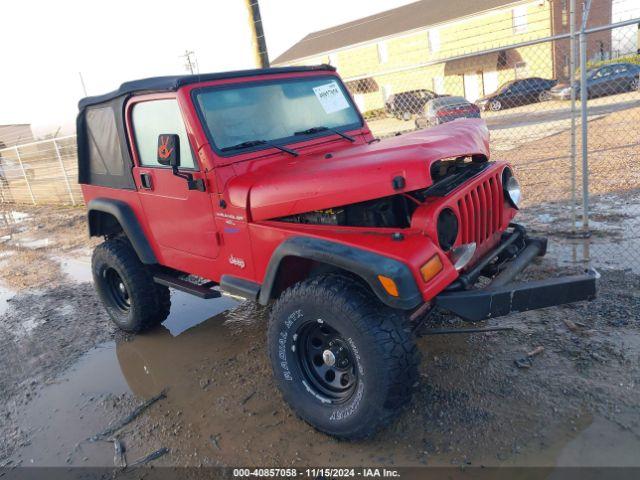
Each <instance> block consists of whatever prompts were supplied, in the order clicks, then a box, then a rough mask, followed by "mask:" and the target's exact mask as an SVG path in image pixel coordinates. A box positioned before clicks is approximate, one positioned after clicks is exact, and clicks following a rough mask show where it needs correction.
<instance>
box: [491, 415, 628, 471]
mask: <svg viewBox="0 0 640 480" xmlns="http://www.w3.org/2000/svg"><path fill="white" fill-rule="evenodd" d="M574 429H575V430H574ZM639 447H640V442H639V441H638V438H637V437H636V436H635V435H634V434H633V433H631V432H629V431H627V430H623V429H622V428H620V427H619V426H618V425H616V424H615V423H613V422H611V421H609V420H607V419H606V418H604V417H601V416H591V415H585V416H584V417H583V418H582V419H581V420H580V421H579V423H578V424H577V425H575V426H574V427H572V428H566V429H564V430H563V431H559V432H556V440H555V441H554V442H552V443H551V444H549V445H547V446H546V447H545V448H542V449H536V450H533V449H530V450H529V451H525V452H524V453H522V454H521V455H519V456H518V457H516V458H514V459H512V460H509V461H506V462H504V463H503V465H504V466H519V467H524V466H554V467H560V468H564V467H598V468H604V467H638V466H640V457H638V451H640V450H639ZM564 473H566V471H564V470H556V471H554V472H552V473H551V474H550V475H549V476H548V477H547V478H549V479H555V478H565V477H564V476H563V474H564Z"/></svg>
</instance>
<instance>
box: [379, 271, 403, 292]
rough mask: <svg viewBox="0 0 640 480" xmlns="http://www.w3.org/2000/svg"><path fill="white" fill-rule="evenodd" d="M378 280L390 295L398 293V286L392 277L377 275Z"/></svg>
mask: <svg viewBox="0 0 640 480" xmlns="http://www.w3.org/2000/svg"><path fill="white" fill-rule="evenodd" d="M378 280H380V283H381V284H382V286H383V287H384V289H385V290H386V291H387V293H388V294H389V295H391V296H392V297H397V296H398V295H399V294H398V286H397V285H396V282H394V281H393V279H392V278H389V277H385V276H384V275H378Z"/></svg>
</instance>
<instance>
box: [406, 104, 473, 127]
mask: <svg viewBox="0 0 640 480" xmlns="http://www.w3.org/2000/svg"><path fill="white" fill-rule="evenodd" d="M457 118H480V108H479V107H478V106H477V105H474V104H473V103H471V102H469V101H467V99H466V98H463V97H438V98H434V99H433V100H429V101H428V102H427V104H426V105H425V106H424V108H423V109H422V113H421V114H420V115H419V116H418V118H416V122H415V123H416V128H426V127H432V126H434V125H440V124H441V123H447V122H450V121H452V120H455V119H457Z"/></svg>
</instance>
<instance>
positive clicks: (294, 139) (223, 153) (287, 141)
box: [190, 73, 365, 158]
mask: <svg viewBox="0 0 640 480" xmlns="http://www.w3.org/2000/svg"><path fill="white" fill-rule="evenodd" d="M319 78H326V79H327V80H332V81H335V82H336V83H337V84H338V86H339V87H340V89H341V90H342V93H343V94H344V95H345V98H346V99H347V102H348V103H349V105H350V106H351V107H352V108H353V109H354V111H355V112H356V115H357V116H358V122H356V123H352V124H348V125H340V126H338V127H335V128H334V127H332V128H333V129H334V130H336V131H339V132H343V133H344V132H348V131H352V130H358V129H362V128H364V126H365V123H364V118H363V117H362V113H361V112H360V109H359V108H358V107H357V105H356V104H355V102H354V100H353V98H352V96H351V93H350V92H349V90H348V89H347V87H346V85H345V84H344V82H343V81H342V79H341V78H340V77H339V76H337V75H332V74H322V73H321V74H316V75H300V76H298V75H296V76H291V77H286V78H272V79H264V80H263V79H260V80H255V81H254V80H249V81H242V82H234V83H225V84H219V85H206V86H199V87H196V88H194V89H193V90H191V92H190V97H191V102H192V104H193V107H194V109H195V111H196V114H197V115H198V121H199V122H200V125H201V127H202V130H203V132H204V134H205V135H206V137H207V140H208V142H209V145H210V146H211V149H212V150H213V151H214V152H215V153H216V155H218V156H219V157H223V158H228V157H235V156H239V155H244V154H247V153H253V152H258V151H261V150H272V149H274V148H275V147H273V146H270V145H268V144H261V145H256V146H253V147H246V148H238V149H235V150H222V149H221V148H220V147H219V146H218V145H217V144H216V142H215V139H214V138H213V134H212V132H211V131H210V129H209V127H208V125H207V121H206V117H205V115H204V112H203V111H202V109H201V108H200V103H199V102H198V98H197V97H198V95H199V94H201V93H203V92H211V91H219V90H230V89H241V88H246V87H254V86H260V85H270V84H278V83H287V82H295V81H301V80H302V81H304V80H313V79H319ZM319 126H321V125H314V127H319ZM331 135H336V134H335V133H333V132H332V131H331V130H324V131H319V132H316V133H309V134H300V135H291V136H289V137H283V138H277V139H273V140H272V139H269V140H268V142H270V143H274V144H276V145H283V146H289V145H291V144H295V143H300V142H305V141H309V140H314V139H316V138H320V137H327V136H331ZM251 140H267V139H262V138H260V139H251ZM290 148H292V147H290ZM280 153H282V152H280Z"/></svg>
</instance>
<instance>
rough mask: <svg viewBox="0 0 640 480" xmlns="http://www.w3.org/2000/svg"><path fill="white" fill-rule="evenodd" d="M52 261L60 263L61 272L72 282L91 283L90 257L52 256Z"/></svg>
mask: <svg viewBox="0 0 640 480" xmlns="http://www.w3.org/2000/svg"><path fill="white" fill-rule="evenodd" d="M53 259H54V260H56V261H57V262H58V263H60V269H61V270H62V272H63V273H64V274H65V275H67V276H68V277H69V278H71V279H72V280H73V281H74V282H78V283H87V282H92V281H93V277H92V275H91V257H90V256H89V257H81V258H71V257H58V256H54V257H53Z"/></svg>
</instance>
